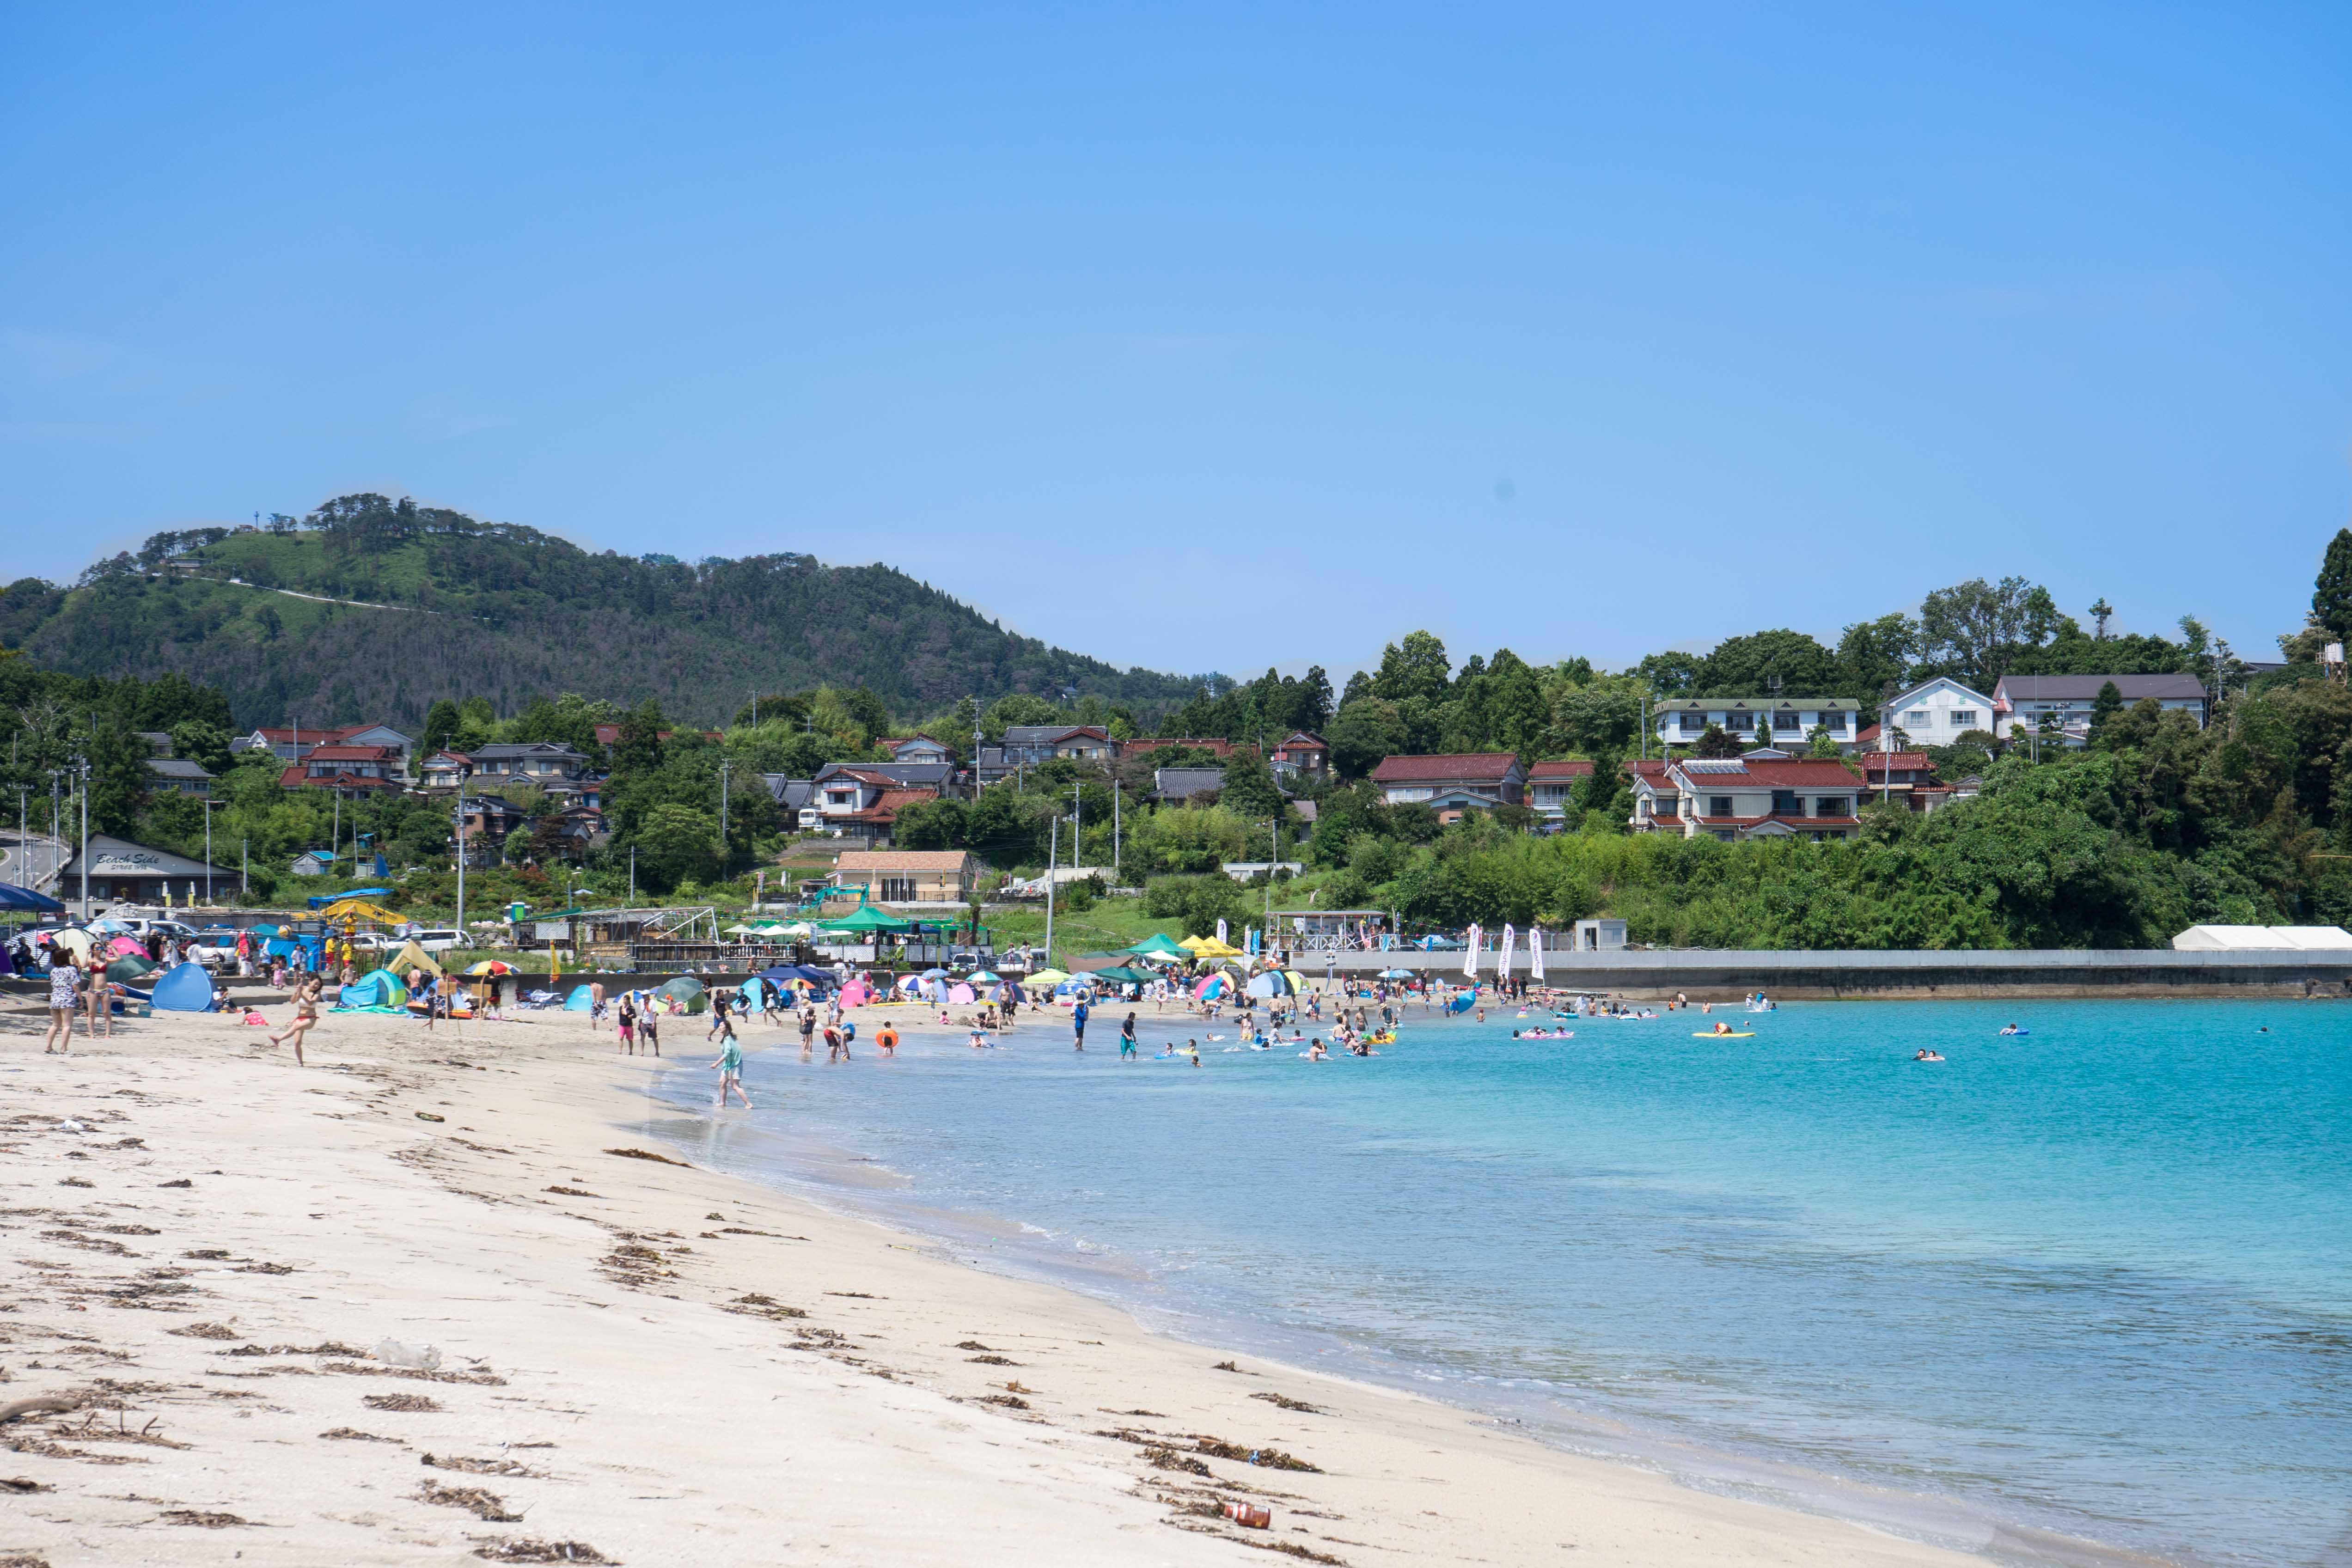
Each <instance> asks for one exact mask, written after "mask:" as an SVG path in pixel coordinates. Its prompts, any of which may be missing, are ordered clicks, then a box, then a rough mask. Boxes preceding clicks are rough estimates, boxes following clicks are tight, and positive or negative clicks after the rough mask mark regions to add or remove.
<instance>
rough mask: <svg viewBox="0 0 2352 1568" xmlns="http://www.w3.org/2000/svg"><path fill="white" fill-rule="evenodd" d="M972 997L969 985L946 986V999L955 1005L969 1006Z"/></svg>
mask: <svg viewBox="0 0 2352 1568" xmlns="http://www.w3.org/2000/svg"><path fill="white" fill-rule="evenodd" d="M973 999H974V998H973V996H972V989H971V987H970V986H966V985H962V984H957V985H953V986H950V987H949V988H948V1000H949V1002H950V1003H951V1004H953V1005H954V1006H956V1007H960V1008H961V1007H969V1006H971V1003H972V1001H973Z"/></svg>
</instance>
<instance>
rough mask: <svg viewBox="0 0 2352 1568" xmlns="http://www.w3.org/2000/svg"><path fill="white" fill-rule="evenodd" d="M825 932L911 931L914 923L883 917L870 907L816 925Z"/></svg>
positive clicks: (892, 916)
mask: <svg viewBox="0 0 2352 1568" xmlns="http://www.w3.org/2000/svg"><path fill="white" fill-rule="evenodd" d="M818 924H819V926H820V928H821V929H823V930H826V931H912V930H913V929H914V928H915V923H914V922H913V921H911V920H901V919H899V918H898V916H897V915H885V914H883V913H882V911H880V910H878V909H875V908H872V907H870V906H869V907H867V908H865V909H859V910H855V911H852V912H851V913H850V914H847V915H843V916H842V917H841V918H840V919H838V920H826V921H821V922H819V923H818Z"/></svg>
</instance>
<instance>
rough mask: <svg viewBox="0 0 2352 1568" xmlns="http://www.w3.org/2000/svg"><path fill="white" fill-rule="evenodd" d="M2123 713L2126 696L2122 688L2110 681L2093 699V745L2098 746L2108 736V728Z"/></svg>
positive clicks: (2091, 737)
mask: <svg viewBox="0 0 2352 1568" xmlns="http://www.w3.org/2000/svg"><path fill="white" fill-rule="evenodd" d="M2123 711H2124V694H2123V690H2122V688H2121V687H2119V686H2117V685H2116V683H2115V682H2113V681H2108V682H2106V683H2105V685H2101V686H2100V687H2099V691H2098V695H2096V696H2094V697H2093V698H2092V699H2091V727H2090V735H2089V740H2090V744H2091V745H2093V746H2097V745H2098V744H2100V742H2101V739H2102V738H2103V737H2105V734H2106V730H2107V727H2108V726H2109V725H2110V724H2112V723H2114V722H2115V717H2116V715H2117V714H2119V713H2121V712H2123Z"/></svg>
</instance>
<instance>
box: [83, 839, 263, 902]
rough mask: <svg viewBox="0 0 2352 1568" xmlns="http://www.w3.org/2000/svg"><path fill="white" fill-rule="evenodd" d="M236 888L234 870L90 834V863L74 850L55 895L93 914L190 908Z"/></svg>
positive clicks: (141, 845) (129, 842)
mask: <svg viewBox="0 0 2352 1568" xmlns="http://www.w3.org/2000/svg"><path fill="white" fill-rule="evenodd" d="M223 883H227V884H228V890H229V891H231V892H234V891H235V884H236V871H235V869H233V868H232V869H231V870H228V871H223V870H221V869H220V868H219V867H218V866H214V865H207V864H206V863H205V862H203V861H200V860H191V859H189V858H188V857H187V856H186V855H178V854H173V852H171V851H169V850H153V849H149V848H148V847H147V846H146V845H145V844H135V843H132V842H131V841H130V840H129V839H118V838H116V837H115V836H114V835H113V834H111V833H92V834H90V835H89V856H88V858H87V859H85V858H84V857H83V855H82V853H81V852H79V850H77V851H76V852H75V853H74V857H73V858H72V859H71V860H69V861H68V862H66V868H65V873H64V874H63V875H62V876H61V877H60V878H59V879H58V886H57V895H58V897H59V898H84V897H87V898H88V899H89V900H90V902H91V909H92V911H93V912H95V911H96V910H97V909H98V908H99V907H100V906H101V905H106V904H143V905H160V904H163V903H165V902H166V901H170V902H173V903H181V904H193V903H194V902H196V901H197V899H198V898H199V897H201V898H203V899H204V900H205V902H207V903H209V902H210V901H211V897H212V894H213V893H214V892H215V891H218V890H219V889H220V888H221V887H222V885H223Z"/></svg>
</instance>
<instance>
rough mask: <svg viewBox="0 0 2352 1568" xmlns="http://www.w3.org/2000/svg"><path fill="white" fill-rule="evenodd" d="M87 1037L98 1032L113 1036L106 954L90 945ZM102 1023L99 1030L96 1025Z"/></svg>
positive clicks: (111, 1005) (111, 989)
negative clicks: (102, 1026) (103, 1027)
mask: <svg viewBox="0 0 2352 1568" xmlns="http://www.w3.org/2000/svg"><path fill="white" fill-rule="evenodd" d="M101 1023H102V1024H104V1025H105V1026H106V1028H105V1029H104V1030H100V1028H99V1027H98V1026H99V1025H100V1024H101ZM100 1033H103V1034H105V1036H106V1037H107V1038H108V1039H109V1040H111V1039H113V1038H114V988H113V987H111V986H110V985H108V984H107V983H106V955H105V954H103V953H101V952H100V951H99V950H98V949H97V948H95V947H92V948H91V949H90V950H89V1038H90V1039H92V1040H96V1039H97V1038H98V1037H99V1035H100Z"/></svg>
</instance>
